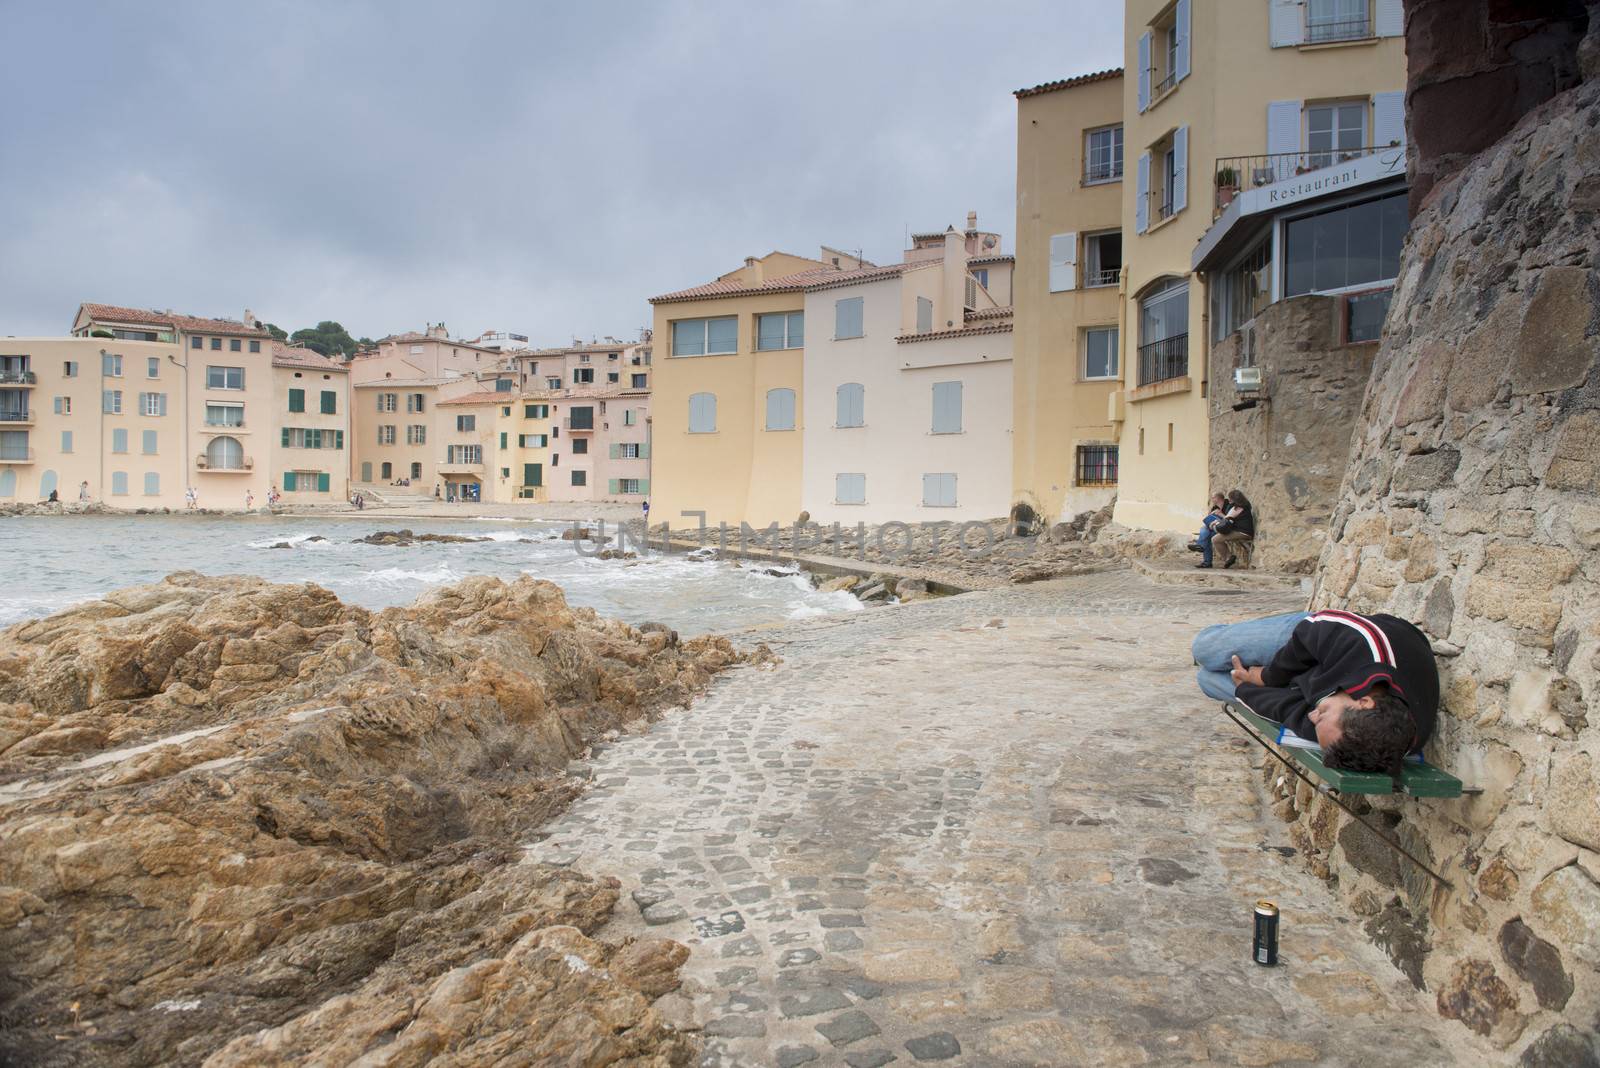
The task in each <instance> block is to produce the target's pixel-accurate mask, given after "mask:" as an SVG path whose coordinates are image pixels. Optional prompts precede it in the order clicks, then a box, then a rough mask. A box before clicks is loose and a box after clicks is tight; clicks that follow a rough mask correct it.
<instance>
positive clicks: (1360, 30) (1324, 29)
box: [1306, 15, 1372, 44]
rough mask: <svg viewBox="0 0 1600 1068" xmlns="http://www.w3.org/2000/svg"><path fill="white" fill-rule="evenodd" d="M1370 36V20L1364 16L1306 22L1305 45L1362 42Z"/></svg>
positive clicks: (1309, 20)
mask: <svg viewBox="0 0 1600 1068" xmlns="http://www.w3.org/2000/svg"><path fill="white" fill-rule="evenodd" d="M1371 36H1372V20H1371V19H1369V18H1367V17H1366V16H1365V15H1358V16H1356V17H1355V18H1349V19H1341V20H1339V21H1338V22H1326V21H1322V20H1320V19H1308V20H1307V21H1306V44H1332V43H1333V42H1334V41H1364V40H1366V39H1367V38H1368V37H1371Z"/></svg>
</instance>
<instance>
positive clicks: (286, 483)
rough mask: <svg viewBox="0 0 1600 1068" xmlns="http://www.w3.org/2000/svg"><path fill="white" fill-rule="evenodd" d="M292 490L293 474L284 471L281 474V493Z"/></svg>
mask: <svg viewBox="0 0 1600 1068" xmlns="http://www.w3.org/2000/svg"><path fill="white" fill-rule="evenodd" d="M292 489H294V472H293V471H285V472H284V473H283V491H284V492H285V493H287V492H289V491H290V490H292Z"/></svg>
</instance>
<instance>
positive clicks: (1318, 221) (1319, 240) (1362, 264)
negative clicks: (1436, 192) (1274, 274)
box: [1283, 193, 1407, 297]
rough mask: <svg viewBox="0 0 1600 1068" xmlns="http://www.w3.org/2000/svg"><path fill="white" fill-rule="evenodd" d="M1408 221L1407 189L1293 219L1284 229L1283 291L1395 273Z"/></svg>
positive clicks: (1320, 288)
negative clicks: (1405, 191)
mask: <svg viewBox="0 0 1600 1068" xmlns="http://www.w3.org/2000/svg"><path fill="white" fill-rule="evenodd" d="M1406 221H1407V220H1406V195H1405V194H1404V193H1396V194H1394V195H1392V196H1387V197H1381V198H1379V199H1377V200H1368V201H1365V202H1364V203H1360V204H1346V205H1343V206H1341V207H1337V208H1330V209H1328V210H1327V211H1322V212H1318V213H1317V214H1315V215H1306V216H1302V217H1300V218H1298V219H1291V220H1289V222H1288V223H1287V224H1286V225H1285V226H1284V230H1283V236H1284V275H1283V288H1284V295H1285V296H1289V297H1296V296H1299V295H1300V294H1302V293H1325V292H1328V291H1329V290H1334V289H1343V288H1345V287H1348V286H1358V285H1364V284H1366V283H1368V282H1380V281H1386V280H1388V279H1391V278H1394V277H1395V276H1396V275H1397V274H1399V271H1400V245H1401V243H1402V242H1403V241H1404V239H1405V233H1406Z"/></svg>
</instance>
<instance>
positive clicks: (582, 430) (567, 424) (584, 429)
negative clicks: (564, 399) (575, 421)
mask: <svg viewBox="0 0 1600 1068" xmlns="http://www.w3.org/2000/svg"><path fill="white" fill-rule="evenodd" d="M561 429H563V430H566V431H568V432H570V433H573V434H593V433H594V422H593V421H592V420H591V421H590V422H589V423H588V424H587V425H585V426H573V425H572V416H570V415H569V416H567V417H566V418H565V419H563V420H561Z"/></svg>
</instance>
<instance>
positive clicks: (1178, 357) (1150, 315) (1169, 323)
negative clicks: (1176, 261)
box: [1139, 279, 1189, 386]
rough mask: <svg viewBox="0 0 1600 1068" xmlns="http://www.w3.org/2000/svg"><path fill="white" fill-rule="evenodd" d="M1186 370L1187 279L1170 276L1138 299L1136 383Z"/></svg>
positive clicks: (1155, 379)
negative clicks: (1137, 370) (1137, 366)
mask: <svg viewBox="0 0 1600 1068" xmlns="http://www.w3.org/2000/svg"><path fill="white" fill-rule="evenodd" d="M1188 373H1189V283H1188V282H1186V281H1183V280H1182V279H1169V280H1167V281H1166V282H1162V283H1160V284H1159V285H1158V286H1157V287H1156V288H1155V289H1153V290H1151V291H1150V292H1149V293H1148V295H1146V296H1145V297H1144V298H1143V299H1142V300H1140V302H1139V385H1141V386H1144V385H1149V384H1150V383H1151V382H1163V381H1166V380H1167V379H1170V378H1182V377H1183V376H1184V375H1186V374H1188Z"/></svg>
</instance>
